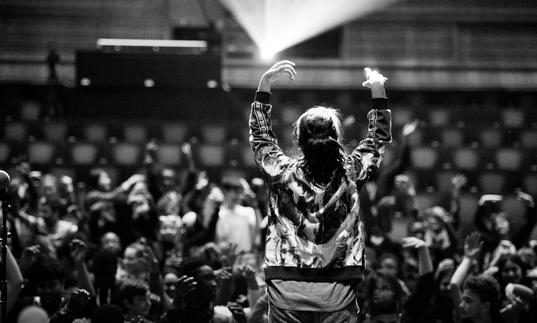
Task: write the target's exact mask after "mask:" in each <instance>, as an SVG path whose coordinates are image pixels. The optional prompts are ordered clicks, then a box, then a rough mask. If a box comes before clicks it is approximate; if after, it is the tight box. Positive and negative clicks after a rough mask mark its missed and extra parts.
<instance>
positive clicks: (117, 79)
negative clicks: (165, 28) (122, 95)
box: [76, 51, 222, 89]
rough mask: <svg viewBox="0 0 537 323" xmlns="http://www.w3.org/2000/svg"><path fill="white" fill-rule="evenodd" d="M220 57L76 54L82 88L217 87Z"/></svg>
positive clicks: (93, 52) (149, 54)
mask: <svg viewBox="0 0 537 323" xmlns="http://www.w3.org/2000/svg"><path fill="white" fill-rule="evenodd" d="M221 70H222V66H221V60H220V56H219V55H180V54H164V53H102V52H99V51H77V52H76V80H77V85H78V86H82V87H130V88H133V87H134V88H136V87H154V88H192V89H200V88H207V87H210V88H215V87H219V86H220V81H221Z"/></svg>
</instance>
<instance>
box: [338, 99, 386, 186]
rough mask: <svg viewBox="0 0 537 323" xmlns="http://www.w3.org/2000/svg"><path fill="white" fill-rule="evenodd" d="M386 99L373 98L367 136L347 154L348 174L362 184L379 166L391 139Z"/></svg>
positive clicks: (368, 118)
mask: <svg viewBox="0 0 537 323" xmlns="http://www.w3.org/2000/svg"><path fill="white" fill-rule="evenodd" d="M387 101H388V100H387V99H373V101H372V109H371V110H370V111H369V113H368V114H367V120H368V125H367V130H368V132H367V136H366V138H364V139H363V140H362V141H360V143H359V144H358V146H357V147H356V148H355V149H354V150H353V151H352V153H351V154H350V155H348V156H347V160H346V165H345V166H346V169H347V173H348V176H349V177H350V178H351V179H352V180H354V181H355V182H357V184H362V183H363V182H365V181H366V180H367V178H368V177H369V176H370V175H371V174H373V173H374V172H375V171H376V170H377V169H378V168H379V166H380V163H381V161H382V158H383V156H384V150H385V147H386V145H387V144H389V143H390V142H391V141H392V131H391V129H392V121H391V110H389V109H388V108H387V106H388V103H387Z"/></svg>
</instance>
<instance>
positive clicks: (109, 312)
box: [91, 304, 124, 323]
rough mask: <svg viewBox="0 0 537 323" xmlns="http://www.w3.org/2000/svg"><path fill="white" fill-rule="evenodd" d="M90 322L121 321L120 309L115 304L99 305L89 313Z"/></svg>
mask: <svg viewBox="0 0 537 323" xmlns="http://www.w3.org/2000/svg"><path fill="white" fill-rule="evenodd" d="M91 322H92V323H123V322H124V318H123V314H122V313H121V309H120V308H119V307H117V306H115V305H110V304H106V305H101V306H99V307H97V309H95V311H93V313H92V314H91Z"/></svg>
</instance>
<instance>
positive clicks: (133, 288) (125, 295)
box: [119, 279, 149, 303]
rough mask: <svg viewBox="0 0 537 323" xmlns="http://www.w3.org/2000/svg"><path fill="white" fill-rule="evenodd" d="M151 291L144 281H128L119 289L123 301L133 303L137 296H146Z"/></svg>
mask: <svg viewBox="0 0 537 323" xmlns="http://www.w3.org/2000/svg"><path fill="white" fill-rule="evenodd" d="M148 291H149V287H148V286H147V284H146V283H145V282H144V281H142V280H135V279H127V280H125V281H123V283H122V284H121V288H120V289H119V297H120V299H121V301H122V302H123V301H127V302H129V303H132V299H133V298H134V297H136V296H144V295H145V294H147V292H148Z"/></svg>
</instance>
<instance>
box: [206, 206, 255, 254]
mask: <svg viewBox="0 0 537 323" xmlns="http://www.w3.org/2000/svg"><path fill="white" fill-rule="evenodd" d="M255 232H256V217H255V211H254V209H253V208H251V207H245V206H242V205H236V206H235V207H234V208H233V209H229V208H226V207H225V206H222V207H221V208H220V213H219V214H218V222H217V223H216V242H217V243H220V242H228V243H233V244H237V253H239V252H241V251H252V250H253V249H254V239H255Z"/></svg>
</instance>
